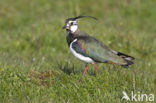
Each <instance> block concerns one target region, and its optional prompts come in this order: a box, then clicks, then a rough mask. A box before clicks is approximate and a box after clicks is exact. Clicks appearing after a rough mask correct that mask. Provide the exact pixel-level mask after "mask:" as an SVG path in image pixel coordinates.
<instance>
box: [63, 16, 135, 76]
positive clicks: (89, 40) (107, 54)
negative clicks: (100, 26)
mask: <svg viewBox="0 0 156 103" xmlns="http://www.w3.org/2000/svg"><path fill="white" fill-rule="evenodd" d="M80 18H93V19H95V20H97V19H96V18H95V17H92V16H77V17H74V18H68V19H66V20H65V25H64V26H63V29H66V40H67V43H68V46H69V49H70V51H71V53H72V54H73V55H74V56H75V57H76V58H78V59H80V60H81V61H84V62H85V69H84V72H83V75H82V77H84V76H85V74H86V71H87V64H88V63H91V64H94V68H95V71H96V73H97V65H96V63H110V64H119V65H121V66H122V67H125V68H128V67H129V65H132V64H134V63H133V60H134V57H132V56H129V55H126V54H124V53H121V52H117V51H115V50H112V49H110V48H108V47H107V46H105V45H103V44H102V43H101V42H100V41H98V40H97V39H96V38H94V37H92V36H89V35H88V34H87V33H84V32H82V31H80V30H79V28H78V22H77V21H78V19H80Z"/></svg>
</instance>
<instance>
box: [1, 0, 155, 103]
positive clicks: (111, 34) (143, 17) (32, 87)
mask: <svg viewBox="0 0 156 103" xmlns="http://www.w3.org/2000/svg"><path fill="white" fill-rule="evenodd" d="M155 4H156V1H155V0H135V1H134V0H133V1H131V0H118V1H114V0H96V1H95V0H85V1H80V0H66V1H64V0H51V1H50V0H16V2H15V1H11V0H1V1H0V102H1V103H27V102H31V103H43V102H44V103H47V102H49V103H54V102H61V103H62V102H68V103H74V102H75V103H78V102H80V103H87V102H88V103H90V102H92V103H101V102H104V103H120V102H126V101H121V98H122V96H123V95H122V91H126V92H127V93H128V94H130V93H131V91H134V92H136V93H137V92H140V93H146V94H151V93H152V94H154V95H155V99H156V61H155V60H156V59H155V57H156V52H155V50H156V35H155V33H156V24H155V21H156V13H155V12H156V6H155ZM81 14H83V15H91V16H95V17H97V18H98V19H99V20H98V21H93V20H91V19H81V20H80V21H79V27H80V29H81V30H82V31H85V32H87V33H89V34H90V35H92V36H94V37H96V38H97V39H99V40H100V41H102V42H103V43H104V44H106V45H107V46H109V47H110V48H112V49H114V50H117V51H120V52H124V53H127V54H129V55H131V56H134V57H135V58H136V60H135V64H134V65H133V66H132V67H130V68H129V69H124V68H122V67H120V66H118V65H110V64H98V73H99V74H98V75H95V72H94V69H93V66H92V65H89V69H88V71H87V74H86V76H85V78H84V79H83V81H82V83H79V82H78V81H79V79H80V78H81V75H82V72H83V70H84V64H83V63H82V62H80V61H79V60H77V59H75V58H74V57H73V56H72V55H71V54H70V52H69V50H68V46H67V43H66V40H65V31H64V30H62V29H61V28H62V26H63V25H64V21H65V19H66V18H68V17H74V16H77V15H81ZM144 103H146V101H144Z"/></svg>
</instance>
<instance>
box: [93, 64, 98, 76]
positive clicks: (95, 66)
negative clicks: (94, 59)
mask: <svg viewBox="0 0 156 103" xmlns="http://www.w3.org/2000/svg"><path fill="white" fill-rule="evenodd" d="M94 69H95V71H96V74H97V73H98V72H97V65H96V63H94Z"/></svg>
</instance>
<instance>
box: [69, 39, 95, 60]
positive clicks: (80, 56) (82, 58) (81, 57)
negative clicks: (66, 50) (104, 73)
mask: <svg viewBox="0 0 156 103" xmlns="http://www.w3.org/2000/svg"><path fill="white" fill-rule="evenodd" d="M76 41H77V39H75V40H74V41H73V42H72V43H71V44H70V51H71V53H72V54H73V55H74V56H75V57H76V58H78V59H80V60H81V61H84V62H86V63H94V61H93V60H92V59H91V58H89V57H85V56H83V55H81V54H79V53H77V52H76V51H75V50H74V49H73V48H72V44H73V43H74V42H76Z"/></svg>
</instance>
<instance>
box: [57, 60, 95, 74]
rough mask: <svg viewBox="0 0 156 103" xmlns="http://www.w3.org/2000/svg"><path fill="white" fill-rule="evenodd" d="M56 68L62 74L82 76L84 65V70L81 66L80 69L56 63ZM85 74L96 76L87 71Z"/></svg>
mask: <svg viewBox="0 0 156 103" xmlns="http://www.w3.org/2000/svg"><path fill="white" fill-rule="evenodd" d="M57 67H58V69H60V70H61V71H63V72H64V73H66V74H68V75H70V74H83V71H84V68H85V65H84V68H83V66H82V68H80V67H76V66H74V65H70V64H69V63H68V62H66V63H65V64H63V63H57ZM87 74H89V75H91V76H95V75H96V74H95V72H94V71H93V70H87Z"/></svg>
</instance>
